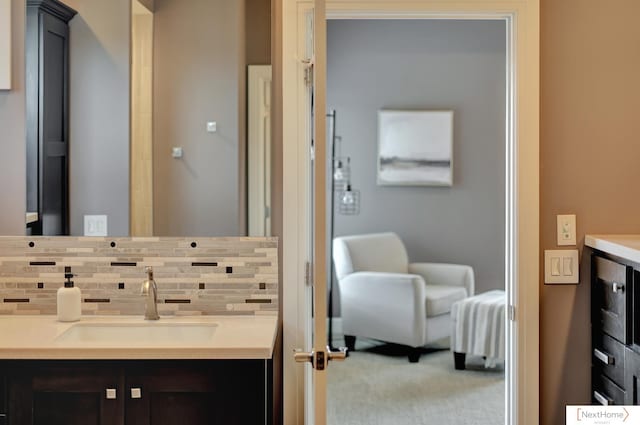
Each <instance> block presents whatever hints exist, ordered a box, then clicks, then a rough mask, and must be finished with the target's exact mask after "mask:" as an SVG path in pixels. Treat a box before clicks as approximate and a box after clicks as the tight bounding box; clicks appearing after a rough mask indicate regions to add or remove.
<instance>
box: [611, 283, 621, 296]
mask: <svg viewBox="0 0 640 425" xmlns="http://www.w3.org/2000/svg"><path fill="white" fill-rule="evenodd" d="M612 286H613V293H614V294H617V293H618V292H624V284H622V283H618V282H613V285H612Z"/></svg>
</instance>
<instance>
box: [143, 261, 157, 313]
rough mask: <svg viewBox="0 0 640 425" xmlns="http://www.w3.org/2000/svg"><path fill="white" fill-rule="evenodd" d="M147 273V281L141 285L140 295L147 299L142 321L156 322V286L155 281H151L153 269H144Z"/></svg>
mask: <svg viewBox="0 0 640 425" xmlns="http://www.w3.org/2000/svg"><path fill="white" fill-rule="evenodd" d="M144 270H145V271H146V272H147V280H145V281H144V283H143V284H142V288H141V289H140V294H141V295H142V296H146V297H147V302H146V304H145V307H144V320H158V319H160V316H159V315H158V286H157V285H156V281H155V280H153V268H152V267H145V269H144Z"/></svg>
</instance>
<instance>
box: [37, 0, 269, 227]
mask: <svg viewBox="0 0 640 425" xmlns="http://www.w3.org/2000/svg"><path fill="white" fill-rule="evenodd" d="M270 11H271V6H270V0H242V1H241V0H234V1H225V0H109V1H104V0H27V26H26V27H27V30H26V77H27V127H28V129H27V161H28V166H27V171H28V172H27V210H28V211H27V233H28V234H44V235H74V236H81V235H106V236H239V235H252V236H259V235H269V234H270V220H269V215H270V208H269V198H270V191H269V187H270V182H269V176H270V166H269V164H270V153H269V152H270V123H269V120H270V114H269V107H270V87H271V70H270V63H271V54H270V32H271V26H270V21H271V17H270Z"/></svg>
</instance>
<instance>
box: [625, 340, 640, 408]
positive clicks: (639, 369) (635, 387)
mask: <svg viewBox="0 0 640 425" xmlns="http://www.w3.org/2000/svg"><path fill="white" fill-rule="evenodd" d="M624 360H625V388H626V389H627V392H626V398H625V404H627V405H636V406H637V405H640V393H639V391H640V382H639V381H640V354H639V353H637V352H636V351H634V350H632V349H631V348H627V349H626V350H625V359H624Z"/></svg>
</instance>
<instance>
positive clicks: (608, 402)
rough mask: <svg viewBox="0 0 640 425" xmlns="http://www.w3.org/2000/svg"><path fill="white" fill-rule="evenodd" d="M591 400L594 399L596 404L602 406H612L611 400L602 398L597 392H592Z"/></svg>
mask: <svg viewBox="0 0 640 425" xmlns="http://www.w3.org/2000/svg"><path fill="white" fill-rule="evenodd" d="M593 398H595V399H596V400H597V401H598V403H600V404H602V405H603V406H611V405H612V404H613V400H611V399H610V398H608V397H605V396H603V395H602V394H600V393H599V392H598V391H594V392H593Z"/></svg>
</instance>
